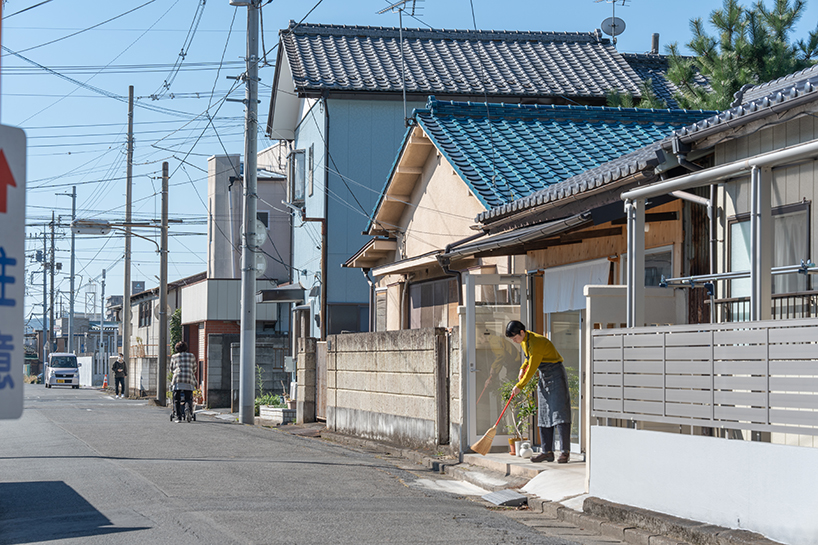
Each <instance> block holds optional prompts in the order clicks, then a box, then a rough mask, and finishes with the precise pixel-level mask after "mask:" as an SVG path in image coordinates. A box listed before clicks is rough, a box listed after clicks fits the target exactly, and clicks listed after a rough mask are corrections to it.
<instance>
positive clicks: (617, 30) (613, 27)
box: [602, 17, 625, 36]
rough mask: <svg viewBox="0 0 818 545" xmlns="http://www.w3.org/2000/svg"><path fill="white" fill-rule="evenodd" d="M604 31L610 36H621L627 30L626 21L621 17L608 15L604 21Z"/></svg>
mask: <svg viewBox="0 0 818 545" xmlns="http://www.w3.org/2000/svg"><path fill="white" fill-rule="evenodd" d="M602 32H604V33H605V34H607V35H608V36H619V35H620V34H622V33H623V32H625V21H623V20H622V19H620V18H619V17H608V18H607V19H605V20H604V21H602Z"/></svg>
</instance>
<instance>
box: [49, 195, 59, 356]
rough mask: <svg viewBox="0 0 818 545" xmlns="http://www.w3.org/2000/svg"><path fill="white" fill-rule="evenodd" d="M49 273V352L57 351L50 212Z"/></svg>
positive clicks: (52, 222) (52, 235)
mask: <svg viewBox="0 0 818 545" xmlns="http://www.w3.org/2000/svg"><path fill="white" fill-rule="evenodd" d="M48 266H49V269H50V271H51V296H50V298H49V301H50V305H49V309H50V310H49V320H48V349H49V351H50V352H54V351H55V350H57V347H56V341H55V339H54V212H53V211H52V212H51V259H50V260H49V261H48Z"/></svg>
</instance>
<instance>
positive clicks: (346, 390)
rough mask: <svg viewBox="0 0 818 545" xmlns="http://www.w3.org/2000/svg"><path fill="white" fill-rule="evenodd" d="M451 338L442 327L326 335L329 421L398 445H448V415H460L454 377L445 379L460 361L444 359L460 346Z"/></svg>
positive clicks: (331, 425) (353, 432) (350, 431)
mask: <svg viewBox="0 0 818 545" xmlns="http://www.w3.org/2000/svg"><path fill="white" fill-rule="evenodd" d="M454 336H455V337H456V336H457V335H454ZM451 337H452V334H451V332H449V331H447V330H446V329H441V328H436V329H413V330H402V331H386V332H376V333H355V334H344V335H332V336H329V337H328V338H327V427H328V428H330V429H332V430H334V431H337V432H340V433H346V434H349V435H355V436H357V437H363V438H367V439H373V440H377V441H384V442H388V443H392V444H396V445H401V446H404V447H420V448H436V447H437V446H439V445H440V441H441V438H445V439H444V440H445V442H446V444H449V443H450V439H451V437H452V435H453V434H452V433H451V430H452V428H451V417H452V414H453V413H454V414H456V415H458V416H459V402H454V403H453V402H452V397H451V396H452V394H453V393H455V391H454V389H453V388H452V386H454V387H455V388H457V390H456V392H459V380H457V381H454V382H455V384H452V382H453V381H452V380H451V370H452V369H453V368H454V367H459V364H457V363H455V365H454V366H452V365H450V362H452V361H455V362H457V361H459V358H457V359H455V360H452V359H451V352H452V345H453V344H455V346H458V352H459V345H458V344H457V342H455V343H452V342H451V341H450V338H451ZM441 351H443V352H444V353H441ZM441 358H442V359H441ZM299 365H300V355H299ZM298 378H299V395H300V394H301V390H300V388H301V375H300V373H299V377H298ZM441 381H443V382H441ZM443 392H446V394H445V395H448V396H449V397H448V399H445V400H444V399H440V396H441V395H443V394H442V393H443ZM456 395H458V397H459V393H458V394H456ZM299 401H300V400H299ZM441 411H443V413H441ZM441 427H445V429H441ZM458 429H459V428H458Z"/></svg>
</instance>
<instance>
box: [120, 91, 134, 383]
mask: <svg viewBox="0 0 818 545" xmlns="http://www.w3.org/2000/svg"><path fill="white" fill-rule="evenodd" d="M125 172H126V174H125V178H126V182H125V184H126V185H125V286H124V287H123V288H122V291H123V295H122V353H123V354H125V358H126V361H127V362H128V365H129V366H132V363H131V361H130V358H131V227H130V225H131V199H132V196H131V182H132V178H133V85H130V86H128V162H127V166H126V171H125ZM127 394H128V381H127V380H126V381H125V395H127Z"/></svg>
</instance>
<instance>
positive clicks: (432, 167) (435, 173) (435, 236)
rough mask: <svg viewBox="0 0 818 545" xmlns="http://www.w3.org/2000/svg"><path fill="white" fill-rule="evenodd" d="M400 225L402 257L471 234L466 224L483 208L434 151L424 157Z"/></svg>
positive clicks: (441, 245) (471, 221)
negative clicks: (424, 159) (422, 165)
mask: <svg viewBox="0 0 818 545" xmlns="http://www.w3.org/2000/svg"><path fill="white" fill-rule="evenodd" d="M411 202H412V203H413V206H408V207H406V210H405V212H404V214H403V216H402V218H401V222H400V226H401V228H402V230H403V232H404V234H403V237H402V238H403V241H402V242H403V244H401V240H399V241H398V247H399V248H401V247H403V248H404V250H403V251H404V254H403V257H404V258H406V257H414V256H419V255H423V254H426V253H428V252H431V251H433V250H439V249H443V248H445V247H446V245H447V244H450V243H452V242H454V241H456V240H460V239H462V238H466V237H468V236H471V235H473V234H474V233H475V231H473V230H472V229H470V227H471V226H472V225H474V218H475V217H477V215H478V214H479V213H480V212H484V211H485V207H484V206H483V205H482V204H481V203H480V201H478V200H477V198H476V197H475V196H474V195H473V194H472V192H471V191H470V190H469V188H468V186H467V185H466V184H465V183H464V182H463V180H461V179H460V177H459V176H458V175H457V173H456V172H455V170H454V168H452V166H451V164H450V163H449V162H448V161H446V159H445V158H444V157H443V156H442V155H440V153H439V152H437V151H432V152H431V153H430V154H429V156H428V157H427V159H426V164H425V165H424V167H423V173H422V174H421V176H420V179H419V181H418V183H417V184H416V185H415V189H414V190H413V192H412V201H411Z"/></svg>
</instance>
